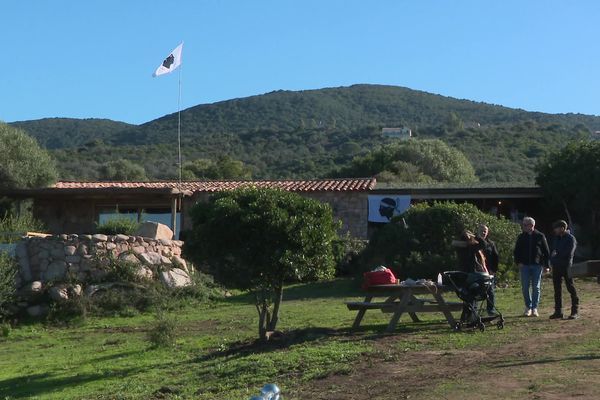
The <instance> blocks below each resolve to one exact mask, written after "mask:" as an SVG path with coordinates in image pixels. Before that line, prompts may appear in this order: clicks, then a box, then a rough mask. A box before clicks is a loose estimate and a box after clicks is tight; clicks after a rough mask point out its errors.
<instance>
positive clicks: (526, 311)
mask: <svg viewBox="0 0 600 400" xmlns="http://www.w3.org/2000/svg"><path fill="white" fill-rule="evenodd" d="M523 315H524V316H526V317H531V308H525V312H523Z"/></svg>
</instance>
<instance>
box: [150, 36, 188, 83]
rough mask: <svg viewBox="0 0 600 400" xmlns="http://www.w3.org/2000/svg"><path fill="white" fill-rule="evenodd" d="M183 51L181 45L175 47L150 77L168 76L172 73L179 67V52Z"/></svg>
mask: <svg viewBox="0 0 600 400" xmlns="http://www.w3.org/2000/svg"><path fill="white" fill-rule="evenodd" d="M182 50H183V43H181V44H180V45H179V46H177V47H175V50H173V51H172V52H171V54H169V56H168V57H167V58H165V60H164V61H163V62H162V64H160V66H159V67H158V68H156V71H154V73H153V74H152V76H154V77H157V76H160V75H164V74H168V73H170V72H173V71H175V70H176V69H177V67H179V66H180V65H181V51H182Z"/></svg>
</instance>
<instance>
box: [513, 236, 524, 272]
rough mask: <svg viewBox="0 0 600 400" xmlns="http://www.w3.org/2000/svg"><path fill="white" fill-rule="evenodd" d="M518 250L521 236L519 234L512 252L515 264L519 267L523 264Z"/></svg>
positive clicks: (519, 249)
mask: <svg viewBox="0 0 600 400" xmlns="http://www.w3.org/2000/svg"><path fill="white" fill-rule="evenodd" d="M520 251H521V236H520V235H519V237H517V242H516V243H515V250H514V252H513V257H514V259H515V264H517V265H518V266H519V267H520V266H521V265H523V261H522V260H521V256H520V254H519V253H520Z"/></svg>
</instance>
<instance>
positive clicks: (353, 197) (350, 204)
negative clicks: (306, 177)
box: [182, 192, 369, 239]
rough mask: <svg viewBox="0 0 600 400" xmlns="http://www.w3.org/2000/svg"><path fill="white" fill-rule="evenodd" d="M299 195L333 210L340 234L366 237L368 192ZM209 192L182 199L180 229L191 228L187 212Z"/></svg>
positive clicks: (204, 199)
mask: <svg viewBox="0 0 600 400" xmlns="http://www.w3.org/2000/svg"><path fill="white" fill-rule="evenodd" d="M298 194H300V195H301V196H304V197H308V198H310V199H314V200H318V201H321V202H323V203H327V204H329V205H330V206H331V208H332V210H333V216H334V217H335V218H336V219H338V220H340V221H341V222H342V227H341V228H340V234H346V233H349V234H350V236H352V237H354V238H356V239H367V237H368V232H367V231H368V213H369V201H368V192H307V193H298ZM209 197H210V193H199V194H195V195H194V196H192V197H187V198H185V199H184V200H183V209H184V210H185V212H186V213H185V215H184V216H182V229H183V230H187V229H191V228H192V221H191V218H190V217H189V215H188V214H187V212H189V210H190V209H191V208H192V207H193V206H194V204H196V203H198V202H206V201H208V199H209Z"/></svg>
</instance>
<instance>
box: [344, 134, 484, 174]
mask: <svg viewBox="0 0 600 400" xmlns="http://www.w3.org/2000/svg"><path fill="white" fill-rule="evenodd" d="M383 172H387V173H388V174H387V175H384V176H386V177H388V179H390V178H389V177H390V175H389V173H391V174H393V175H392V178H395V180H396V181H401V182H456V183H471V182H476V181H477V177H476V176H475V170H474V169H473V166H472V165H471V163H470V162H469V160H468V159H467V158H466V157H465V156H464V154H462V153H461V152H460V151H459V150H456V149H453V148H451V147H449V146H448V145H446V144H445V143H444V142H442V141H440V140H408V141H405V142H400V143H394V144H393V145H389V146H385V147H380V148H378V149H376V150H374V151H371V152H370V153H369V154H367V155H366V156H363V157H357V158H355V159H354V160H353V161H352V166H350V167H349V168H348V169H346V170H342V171H341V173H340V175H349V176H373V175H375V176H376V175H379V174H381V173H383Z"/></svg>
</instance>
